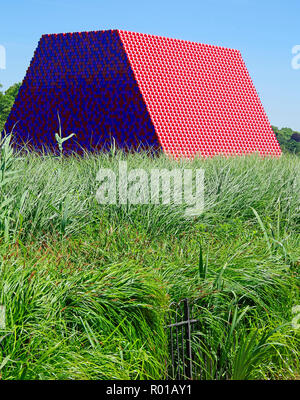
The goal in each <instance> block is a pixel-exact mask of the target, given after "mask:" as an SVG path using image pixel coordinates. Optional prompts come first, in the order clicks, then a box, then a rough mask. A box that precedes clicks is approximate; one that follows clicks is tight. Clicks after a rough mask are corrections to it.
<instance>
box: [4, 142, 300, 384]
mask: <svg viewBox="0 0 300 400" xmlns="http://www.w3.org/2000/svg"><path fill="white" fill-rule="evenodd" d="M119 160H127V162H128V166H129V168H138V167H139V168H144V169H146V170H149V169H150V168H168V169H171V168H175V167H177V168H184V167H187V168H192V169H196V168H204V170H205V211H204V213H203V214H202V215H201V216H199V217H193V218H187V217H185V216H184V212H183V211H184V210H183V208H182V207H175V206H174V205H169V206H163V205H153V204H152V205H151V204H150V205H124V206H117V205H99V204H98V203H97V201H96V199H95V193H96V191H97V188H98V183H97V181H96V175H97V172H98V170H99V168H100V167H102V168H103V167H110V168H113V169H115V170H117V169H118V162H119ZM0 166H1V174H0V189H1V194H0V304H2V305H5V307H6V321H5V322H6V327H5V329H0V377H1V379H160V378H164V377H165V373H166V362H167V359H168V358H169V356H168V349H167V334H166V331H165V329H164V324H165V322H164V321H165V315H166V312H167V311H168V305H169V304H170V302H171V301H179V300H180V299H182V298H184V297H188V298H190V299H191V300H192V299H198V300H197V308H196V313H197V316H198V318H199V320H200V324H201V327H202V328H201V331H200V334H201V338H202V340H201V342H196V341H195V342H194V343H193V346H194V351H195V353H196V354H197V355H198V356H197V357H196V359H195V361H196V363H198V364H199V365H200V366H201V368H202V378H206V379H211V378H214V377H216V378H217V379H297V377H299V369H300V368H299V367H300V365H299V330H297V329H295V328H293V327H292V325H291V321H292V319H293V317H294V316H295V315H294V314H293V313H292V308H293V306H295V305H298V304H300V300H299V266H300V235H299V222H300V217H299V215H300V212H299V211H300V196H299V193H300V180H299V170H300V159H299V158H297V157H296V156H288V155H284V156H282V157H281V158H280V159H268V158H265V159H262V158H260V157H257V156H248V157H237V158H228V159H226V158H214V159H209V160H202V159H197V160H194V161H172V160H169V159H168V158H167V157H165V156H164V155H159V156H156V157H153V156H151V155H149V154H147V153H146V152H145V151H144V152H141V153H135V154H124V153H122V152H120V151H116V150H113V151H112V152H111V153H106V154H98V155H96V154H86V155H85V156H84V157H79V156H76V155H73V156H70V157H66V158H64V159H63V160H62V159H61V158H57V157H51V156H50V155H46V154H44V155H37V154H36V153H34V152H26V151H23V152H22V153H18V154H16V153H12V151H11V148H10V145H9V140H7V139H6V140H4V141H3V142H2V143H1V163H0ZM204 354H206V358H208V359H209V363H208V364H205V365H204V363H203V360H204V357H203V355H204Z"/></svg>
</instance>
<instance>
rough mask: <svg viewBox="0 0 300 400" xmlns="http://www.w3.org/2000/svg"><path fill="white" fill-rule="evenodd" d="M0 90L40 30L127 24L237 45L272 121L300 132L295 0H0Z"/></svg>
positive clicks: (22, 68)
mask: <svg viewBox="0 0 300 400" xmlns="http://www.w3.org/2000/svg"><path fill="white" fill-rule="evenodd" d="M1 3H2V4H1V18H0V45H3V46H5V48H6V58H7V66H6V70H1V69H0V83H2V84H3V85H4V88H5V89H6V88H7V87H9V86H10V85H11V84H13V83H15V82H18V81H21V80H22V79H23V77H24V75H25V72H26V69H27V67H28V65H29V63H30V60H31V58H32V55H33V52H34V49H35V47H36V45H37V42H38V40H39V38H40V36H41V35H42V34H44V33H59V32H75V31H88V30H98V29H113V28H119V29H126V30H132V31H136V32H143V33H150V34H155V35H162V36H168V37H173V38H179V39H186V40H191V41H196V42H201V43H209V44H216V45H220V46H225V47H232V48H237V49H239V50H240V51H241V52H242V55H243V57H244V60H245V62H246V65H247V67H248V70H249V72H250V75H251V77H252V79H253V81H254V84H255V86H256V88H257V90H258V92H259V94H260V96H261V100H262V102H263V105H264V107H265V110H266V112H267V114H268V116H269V118H270V121H271V123H272V124H273V125H277V126H280V127H282V126H289V127H291V128H293V129H296V130H299V131H300V69H297V70H295V69H293V68H292V66H291V60H292V57H293V55H292V48H293V46H295V45H299V44H300V29H299V24H300V1H299V0H285V1H284V0H224V1H221V0H205V1H202V0H180V1H178V0H148V1H145V0H139V1H137V0H112V1H110V0H107V1H103V0H26V1H25V0H10V1H4V0H1Z"/></svg>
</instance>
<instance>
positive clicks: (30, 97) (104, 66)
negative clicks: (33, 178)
mask: <svg viewBox="0 0 300 400" xmlns="http://www.w3.org/2000/svg"><path fill="white" fill-rule="evenodd" d="M58 114H59V117H60V120H61V128H62V132H63V135H64V136H67V135H69V134H70V133H73V132H74V133H75V134H76V137H73V138H72V140H69V141H66V142H65V144H64V148H65V151H66V152H68V151H76V152H78V151H80V149H82V148H85V149H87V150H89V151H94V150H100V149H103V148H107V147H109V146H110V144H111V142H112V138H113V139H114V140H115V142H116V144H117V145H118V146H120V147H126V148H137V147H138V146H139V145H140V144H141V143H143V144H144V145H148V146H151V147H154V148H157V147H159V143H158V140H157V137H156V134H155V130H154V127H153V124H152V122H151V119H150V116H149V114H148V111H147V108H146V105H145V102H144V100H143V97H142V95H141V93H140V90H139V87H138V85H137V83H136V80H135V77H134V74H133V71H132V69H131V66H130V63H129V61H128V58H127V55H126V53H125V51H124V47H123V45H122V42H121V40H120V37H119V34H118V32H117V31H102V32H100V31H99V32H88V33H72V34H71V33H70V34H58V35H44V36H42V38H41V40H40V42H39V45H38V47H37V49H36V51H35V54H34V57H33V59H32V62H31V64H30V67H29V69H28V71H27V74H26V77H25V79H24V81H23V84H22V87H21V89H20V92H19V95H18V97H17V99H16V102H15V104H14V107H13V109H12V111H11V114H10V116H9V119H8V121H7V123H6V127H5V129H6V131H7V132H11V130H12V129H13V127H14V125H15V124H16V125H15V127H14V139H15V141H16V143H18V144H20V145H22V144H23V142H29V144H30V145H31V146H32V147H33V148H36V149H38V148H41V147H47V148H49V149H52V150H53V149H55V148H56V140H55V132H58V129H59V120H58Z"/></svg>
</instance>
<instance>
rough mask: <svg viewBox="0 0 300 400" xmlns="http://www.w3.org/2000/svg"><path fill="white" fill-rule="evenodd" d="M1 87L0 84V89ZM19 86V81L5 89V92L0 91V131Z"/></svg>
mask: <svg viewBox="0 0 300 400" xmlns="http://www.w3.org/2000/svg"><path fill="white" fill-rule="evenodd" d="M1 87H2V85H0V89H1ZM20 87H21V83H15V84H14V85H13V86H11V87H10V88H9V89H7V90H6V92H4V93H3V92H1V91H0V132H1V131H2V129H3V128H4V124H5V122H6V120H7V118H8V115H9V113H10V110H11V108H12V106H13V104H14V101H15V99H16V97H17V94H18V92H19V89H20Z"/></svg>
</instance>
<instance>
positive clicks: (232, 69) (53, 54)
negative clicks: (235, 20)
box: [5, 30, 281, 158]
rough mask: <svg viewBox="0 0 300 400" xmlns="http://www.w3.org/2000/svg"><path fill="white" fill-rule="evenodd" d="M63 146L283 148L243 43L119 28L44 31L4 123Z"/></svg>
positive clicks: (179, 150)
mask: <svg viewBox="0 0 300 400" xmlns="http://www.w3.org/2000/svg"><path fill="white" fill-rule="evenodd" d="M58 114H59V116H60V120H61V124H62V131H63V134H64V135H65V136H67V135H69V134H71V133H73V132H74V133H76V140H74V139H75V137H73V138H72V139H71V140H69V141H67V142H65V147H66V150H74V151H78V150H80V148H86V149H87V150H99V149H102V148H105V147H106V146H108V145H109V143H111V141H112V138H113V139H114V140H115V142H116V144H117V145H118V146H120V147H130V148H133V149H135V148H138V146H139V145H140V144H142V145H143V146H151V147H154V148H162V149H163V151H164V152H165V153H166V154H168V155H171V156H173V157H175V158H178V157H186V158H193V157H194V156H195V155H201V156H203V157H208V156H214V155H217V154H223V155H241V154H250V153H254V152H258V153H259V154H261V155H272V156H279V155H280V154H281V150H280V146H279V144H278V142H277V140H276V137H275V135H274V133H273V131H272V128H271V125H270V123H269V120H268V117H267V115H266V113H265V111H264V109H263V106H262V104H261V101H260V99H259V96H258V94H257V92H256V89H255V87H254V85H253V83H252V80H251V78H250V76H249V73H248V71H247V68H246V66H245V64H244V62H243V59H242V57H241V54H240V52H239V51H238V50H233V49H228V48H223V47H218V46H212V45H206V44H200V43H194V42H189V41H184V40H177V39H169V38H165V37H159V36H153V35H148V34H140V33H134V32H128V31H122V30H108V31H93V32H80V33H63V34H51V35H43V36H42V37H41V39H40V41H39V44H38V47H37V49H36V51H35V53H34V56H33V59H32V61H31V64H30V66H29V68H28V70H27V74H26V76H25V79H24V81H23V83H22V86H21V89H20V91H19V94H18V96H17V99H16V101H15V104H14V106H13V108H12V111H11V113H10V116H9V118H8V121H7V123H6V126H5V129H6V131H7V132H11V130H12V129H13V127H14V125H15V124H16V125H15V127H14V137H15V140H16V143H20V144H22V143H23V142H27V141H28V140H29V143H30V144H31V145H32V146H33V147H35V148H40V147H43V146H47V147H49V148H54V146H55V145H56V143H55V132H58V128H59V126H58Z"/></svg>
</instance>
